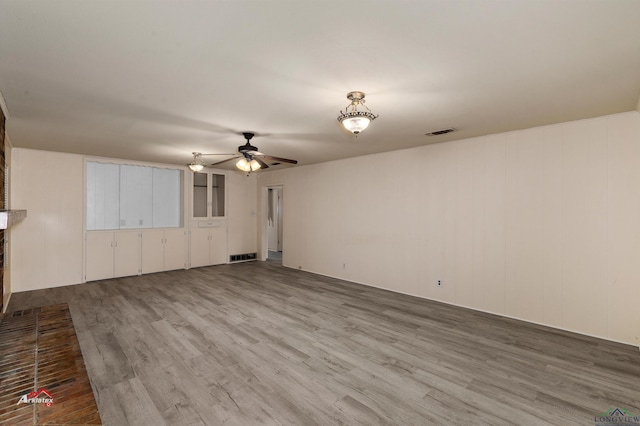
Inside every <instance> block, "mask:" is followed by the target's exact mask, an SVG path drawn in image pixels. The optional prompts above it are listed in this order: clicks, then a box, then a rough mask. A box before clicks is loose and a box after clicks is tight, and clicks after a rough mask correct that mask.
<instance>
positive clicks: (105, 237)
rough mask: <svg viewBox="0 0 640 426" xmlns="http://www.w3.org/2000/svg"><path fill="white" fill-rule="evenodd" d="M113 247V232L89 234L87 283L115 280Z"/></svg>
mask: <svg viewBox="0 0 640 426" xmlns="http://www.w3.org/2000/svg"><path fill="white" fill-rule="evenodd" d="M113 245H114V242H113V232H87V238H86V247H85V249H86V272H85V273H86V280H87V281H95V280H104V279H107V278H113Z"/></svg>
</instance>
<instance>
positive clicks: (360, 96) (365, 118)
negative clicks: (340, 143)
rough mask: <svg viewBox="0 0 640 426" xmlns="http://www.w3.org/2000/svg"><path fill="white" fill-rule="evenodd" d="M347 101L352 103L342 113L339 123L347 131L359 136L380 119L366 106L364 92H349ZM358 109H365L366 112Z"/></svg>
mask: <svg viewBox="0 0 640 426" xmlns="http://www.w3.org/2000/svg"><path fill="white" fill-rule="evenodd" d="M347 99H349V100H350V101H351V103H350V104H349V105H347V107H346V108H345V109H344V111H340V115H339V116H338V121H339V122H340V123H342V125H343V126H344V128H345V129H347V130H348V131H350V132H351V133H353V134H354V135H358V134H359V133H360V132H361V131H363V130H364V129H366V128H367V127H368V126H369V124H370V123H371V122H372V121H373V120H375V119H376V118H378V115H376V114H374V113H372V112H371V110H370V109H369V107H367V106H366V105H365V104H364V92H357V91H356V92H349V93H347ZM358 107H364V108H366V111H365V110H358Z"/></svg>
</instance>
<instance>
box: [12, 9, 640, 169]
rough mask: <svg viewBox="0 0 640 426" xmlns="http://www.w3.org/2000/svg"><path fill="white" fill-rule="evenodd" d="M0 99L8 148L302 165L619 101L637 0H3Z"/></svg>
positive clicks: (637, 65)
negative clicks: (349, 116)
mask: <svg viewBox="0 0 640 426" xmlns="http://www.w3.org/2000/svg"><path fill="white" fill-rule="evenodd" d="M352 90H361V91H364V92H365V93H366V95H367V96H366V100H367V106H369V107H370V108H371V110H372V111H373V112H374V113H376V114H379V115H380V117H379V118H378V119H377V120H376V121H374V122H373V123H372V124H371V126H370V127H369V129H367V130H366V131H365V132H363V133H362V134H361V135H360V136H359V137H358V138H357V139H354V137H353V136H351V135H349V134H347V133H346V132H345V131H344V130H342V129H341V128H340V126H339V124H338V122H337V121H336V117H337V115H338V113H339V110H340V109H343V108H344V107H345V106H346V105H347V103H348V101H347V99H346V93H347V92H349V91H352ZM0 92H2V94H3V96H4V98H5V102H6V105H7V107H8V110H9V121H8V122H7V129H8V133H9V136H10V138H11V140H12V142H13V144H14V146H16V147H27V148H36V149H47V150H54V151H63V152H74V153H82V154H88V155H98V156H107V157H117V158H126V159H133V160H142V161H153V162H163V163H174V164H186V163H188V162H189V161H190V159H191V152H192V151H200V152H205V153H218V152H220V153H222V152H235V150H236V147H237V146H238V145H241V144H242V143H243V142H244V140H243V138H242V136H241V135H239V132H242V131H254V132H256V133H257V134H258V136H256V138H255V139H254V140H253V141H252V142H253V144H254V145H257V146H258V148H260V150H261V151H262V152H265V153H267V154H271V155H275V156H280V157H287V158H294V159H297V160H299V161H300V164H311V163H317V162H323V161H328V160H333V159H338V158H347V157H352V156H358V155H364V154H369V153H375V152H383V151H390V150H396V149H401V148H408V147H414V146H419V145H425V144H428V143H434V142H443V141H447V140H453V139H462V138H467V137H472V136H478V135H485V134H490V133H497V132H503V131H508V130H515V129H522V128H527V127H532V126H538V125H544V124H550V123H557V122H563V121H569V120H575V119H580V118H587V117H594V116H599V115H605V114H610V113H617V112H622V111H630V110H634V109H636V107H637V105H638V100H639V97H640V1H638V0H615V1H614V0H609V1H599V0H519V1H517V0H508V1H507V0H505V1H496V0H484V1H480V0H474V1H460V0H422V1H417V0H416V1H381V0H363V1H357V0H350V1H321V0H316V1H304V0H295V1H281V0H272V1H265V0H263V1H245V0H235V1H211V0H207V1H189V0H187V1H174V0H171V1H162V0H129V1H124V0H122V1H116V0H113V1H100V0H92V1H87V0H73V1H69V0H64V1H63V0H56V1H53V0H39V1H32V0H0ZM446 127H455V128H456V129H459V130H458V131H457V132H456V133H453V134H450V135H445V136H438V137H427V136H424V134H425V132H428V131H432V130H439V129H442V128H446ZM218 159H219V158H218ZM210 160H211V161H214V160H215V158H210ZM279 167H284V166H279Z"/></svg>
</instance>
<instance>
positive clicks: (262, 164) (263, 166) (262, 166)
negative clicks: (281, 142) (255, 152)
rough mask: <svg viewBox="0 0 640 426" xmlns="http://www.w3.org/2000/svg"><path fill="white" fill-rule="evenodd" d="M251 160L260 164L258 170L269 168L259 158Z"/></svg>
mask: <svg viewBox="0 0 640 426" xmlns="http://www.w3.org/2000/svg"><path fill="white" fill-rule="evenodd" d="M253 159H254V160H256V162H257V163H258V164H260V168H261V169H268V168H269V165H268V164H267V163H265V162H264V161H262V160H261V159H260V157H253Z"/></svg>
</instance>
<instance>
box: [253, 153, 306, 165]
mask: <svg viewBox="0 0 640 426" xmlns="http://www.w3.org/2000/svg"><path fill="white" fill-rule="evenodd" d="M261 157H262V158H264V159H265V160H267V161H279V162H281V163H289V164H298V160H289V159H288V158H280V157H274V156H272V155H262V156H261Z"/></svg>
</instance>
